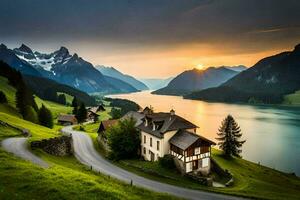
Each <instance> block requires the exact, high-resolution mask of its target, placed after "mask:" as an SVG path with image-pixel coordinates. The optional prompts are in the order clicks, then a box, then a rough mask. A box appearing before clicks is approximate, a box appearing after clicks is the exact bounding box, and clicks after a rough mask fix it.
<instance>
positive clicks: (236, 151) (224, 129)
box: [216, 115, 246, 157]
mask: <svg viewBox="0 0 300 200" xmlns="http://www.w3.org/2000/svg"><path fill="white" fill-rule="evenodd" d="M217 135H218V136H219V137H218V138H216V139H217V140H218V141H219V143H218V145H219V147H220V149H222V150H223V152H224V154H225V155H226V156H228V157H230V156H237V157H240V153H242V150H241V147H242V145H243V144H244V143H245V142H246V141H245V140H240V138H241V136H242V133H241V129H240V127H239V125H238V124H237V123H236V121H235V120H234V118H233V117H232V116H231V115H228V116H227V117H226V118H225V119H224V120H223V121H222V124H221V126H220V128H219V132H218V133H217Z"/></svg>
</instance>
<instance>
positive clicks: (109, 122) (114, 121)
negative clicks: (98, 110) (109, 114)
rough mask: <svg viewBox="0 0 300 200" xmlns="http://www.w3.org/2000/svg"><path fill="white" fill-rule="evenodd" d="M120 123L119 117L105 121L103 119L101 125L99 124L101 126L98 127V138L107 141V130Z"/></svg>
mask: <svg viewBox="0 0 300 200" xmlns="http://www.w3.org/2000/svg"><path fill="white" fill-rule="evenodd" d="M117 123H118V120H117V119H111V120H104V121H101V123H100V125H99V128H98V131H97V133H98V139H99V140H103V141H104V142H105V143H106V141H107V137H106V134H105V131H106V130H107V129H108V128H109V127H111V126H113V125H115V124H117Z"/></svg>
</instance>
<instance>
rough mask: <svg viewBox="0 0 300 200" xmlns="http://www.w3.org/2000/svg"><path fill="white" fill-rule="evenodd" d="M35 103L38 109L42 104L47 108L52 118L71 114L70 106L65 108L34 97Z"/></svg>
mask: <svg viewBox="0 0 300 200" xmlns="http://www.w3.org/2000/svg"><path fill="white" fill-rule="evenodd" d="M35 102H36V103H37V105H38V106H39V107H41V106H42V104H44V105H45V106H46V107H47V108H49V109H50V110H51V112H52V115H53V117H54V118H56V117H57V115H59V114H60V113H72V107H70V106H65V105H61V104H58V103H54V102H51V101H46V100H42V99H40V98H39V97H35Z"/></svg>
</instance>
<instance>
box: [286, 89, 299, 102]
mask: <svg viewBox="0 0 300 200" xmlns="http://www.w3.org/2000/svg"><path fill="white" fill-rule="evenodd" d="M283 104H287V105H297V106H300V90H298V91H296V92H295V93H293V94H289V95H286V96H284V102H283Z"/></svg>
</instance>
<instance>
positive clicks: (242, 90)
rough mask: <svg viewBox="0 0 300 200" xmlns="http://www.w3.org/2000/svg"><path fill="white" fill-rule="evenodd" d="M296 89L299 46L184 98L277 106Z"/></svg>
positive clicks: (299, 73)
mask: <svg viewBox="0 0 300 200" xmlns="http://www.w3.org/2000/svg"><path fill="white" fill-rule="evenodd" d="M297 90H300V44H299V45H297V46H296V47H295V49H294V50H293V51H288V52H282V53H280V54H277V55H274V56H270V57H267V58H264V59H262V60H260V61H259V62H258V63H256V64H255V65H254V66H253V67H251V68H249V69H247V70H245V71H242V72H241V73H240V74H238V75H237V76H235V77H233V78H231V79H230V80H228V81H227V82H225V83H223V84H222V85H221V86H219V87H215V88H209V89H206V90H202V91H198V92H193V93H191V94H189V95H186V96H185V98H190V99H199V100H207V101H223V102H250V103H251V102H254V103H255V102H258V103H281V102H282V101H283V96H284V95H286V94H291V93H294V92H295V91H297Z"/></svg>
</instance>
